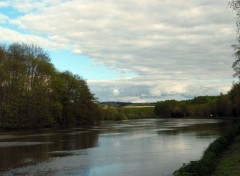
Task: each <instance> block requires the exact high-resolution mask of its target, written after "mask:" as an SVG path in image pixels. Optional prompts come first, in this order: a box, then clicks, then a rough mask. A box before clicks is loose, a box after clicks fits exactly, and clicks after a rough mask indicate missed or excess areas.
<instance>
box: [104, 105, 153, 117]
mask: <svg viewBox="0 0 240 176" xmlns="http://www.w3.org/2000/svg"><path fill="white" fill-rule="evenodd" d="M153 110H154V108H153V107H141V106H140V107H137V106H135V107H134V106H131V107H130V106H129V107H128V106H126V107H114V106H103V107H102V118H103V119H102V120H127V119H147V118H155V117H156V116H155V114H154V111H153Z"/></svg>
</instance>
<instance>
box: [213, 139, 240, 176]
mask: <svg viewBox="0 0 240 176" xmlns="http://www.w3.org/2000/svg"><path fill="white" fill-rule="evenodd" d="M239 161H240V135H238V136H237V137H236V139H235V140H234V142H233V144H232V145H231V146H230V148H229V149H228V150H227V151H226V152H225V153H224V154H223V155H222V156H221V158H220V160H219V163H218V165H217V167H216V170H215V172H214V173H213V175H212V176H232V175H240V164H239Z"/></svg>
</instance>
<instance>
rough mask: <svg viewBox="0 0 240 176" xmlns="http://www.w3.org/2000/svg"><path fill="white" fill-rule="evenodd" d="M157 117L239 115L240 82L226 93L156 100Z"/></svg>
mask: <svg viewBox="0 0 240 176" xmlns="http://www.w3.org/2000/svg"><path fill="white" fill-rule="evenodd" d="M154 112H155V114H156V115H157V116H158V117H165V118H166V117H197V118H202V117H204V118H209V117H239V116H240V84H234V85H233V87H232V89H231V90H230V91H229V92H228V94H226V95H223V94H220V95H219V96H199V97H195V98H193V99H192V100H184V101H176V100H167V101H161V102H157V103H156V105H155V109H154Z"/></svg>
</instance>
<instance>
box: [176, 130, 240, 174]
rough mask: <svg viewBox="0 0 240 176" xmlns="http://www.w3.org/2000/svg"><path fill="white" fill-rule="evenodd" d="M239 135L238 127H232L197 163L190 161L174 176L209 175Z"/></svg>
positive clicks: (211, 145)
mask: <svg viewBox="0 0 240 176" xmlns="http://www.w3.org/2000/svg"><path fill="white" fill-rule="evenodd" d="M239 134H240V126H235V127H233V128H232V129H231V130H230V131H228V132H226V133H225V135H223V136H222V137H220V138H218V139H216V140H215V141H214V142H213V143H211V144H210V145H209V147H208V149H207V150H206V151H205V152H204V155H203V157H202V158H201V159H200V160H199V161H191V162H190V163H189V164H187V165H184V166H182V167H181V168H180V169H179V170H177V171H175V172H174V176H203V175H211V173H212V172H213V171H214V169H215V168H216V166H217V162H218V158H219V157H220V156H221V154H222V153H223V152H224V151H225V150H226V149H227V148H228V147H229V146H230V145H231V144H232V142H233V140H234V138H235V137H236V136H237V135H239Z"/></svg>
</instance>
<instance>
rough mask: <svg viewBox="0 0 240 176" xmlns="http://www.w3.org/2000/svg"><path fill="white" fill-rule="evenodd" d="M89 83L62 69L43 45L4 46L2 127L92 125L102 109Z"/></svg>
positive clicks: (1, 57)
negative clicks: (51, 59) (52, 60)
mask: <svg viewBox="0 0 240 176" xmlns="http://www.w3.org/2000/svg"><path fill="white" fill-rule="evenodd" d="M94 102H95V98H94V96H93V95H92V94H91V92H90V91H89V89H88V86H87V83H86V82H85V80H83V79H82V78H81V77H79V76H78V75H73V74H72V73H70V72H68V71H66V72H62V73H61V72H58V71H56V69H55V68H54V66H53V65H52V64H51V63H50V58H49V56H48V55H47V54H46V53H45V52H44V51H43V50H42V49H41V48H39V47H36V46H33V45H25V44H18V43H14V44H11V45H10V46H8V47H0V127H2V128H29V127H31V128H36V127H49V126H55V125H58V126H69V125H78V124H89V123H95V122H96V121H98V117H99V115H100V114H99V110H98V107H97V105H96V104H95V103H94Z"/></svg>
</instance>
